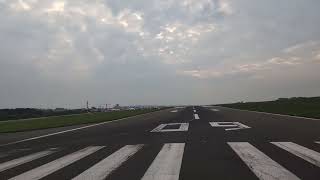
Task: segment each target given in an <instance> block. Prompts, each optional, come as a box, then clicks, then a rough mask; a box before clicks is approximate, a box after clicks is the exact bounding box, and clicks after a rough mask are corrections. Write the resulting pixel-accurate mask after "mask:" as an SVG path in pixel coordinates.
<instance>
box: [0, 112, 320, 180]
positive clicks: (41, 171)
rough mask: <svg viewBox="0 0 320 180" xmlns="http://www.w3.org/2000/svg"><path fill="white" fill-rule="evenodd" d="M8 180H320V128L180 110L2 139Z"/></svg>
mask: <svg viewBox="0 0 320 180" xmlns="http://www.w3.org/2000/svg"><path fill="white" fill-rule="evenodd" d="M0 179H1V180H2V179H23V180H28V179H52V180H57V179H76V180H77V179H111V180H120V179H121V180H124V179H125V180H128V179H130V180H138V179H142V180H178V179H183V180H200V179H201V180H209V179H210V180H213V179H217V180H224V179H245V180H250V179H263V180H273V179H290V180H291V179H314V180H319V179H320V120H315V119H305V118H296V117H289V116H280V115H272V114H265V113H257V112H249V111H241V110H235V109H229V108H223V107H213V106H212V107H210V106H206V107H200V106H196V107H176V108H172V109H167V110H162V111H158V112H153V113H149V114H144V115H139V116H135V117H131V118H125V119H121V120H117V121H113V122H106V123H100V124H91V125H79V126H72V127H63V128H55V129H47V130H37V131H30V132H20V133H9V134H0Z"/></svg>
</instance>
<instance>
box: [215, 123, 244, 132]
mask: <svg viewBox="0 0 320 180" xmlns="http://www.w3.org/2000/svg"><path fill="white" fill-rule="evenodd" d="M209 123H210V125H211V126H212V127H228V128H227V129H225V130H226V131H233V130H239V129H248V128H250V127H249V126H247V125H244V124H242V123H239V122H209Z"/></svg>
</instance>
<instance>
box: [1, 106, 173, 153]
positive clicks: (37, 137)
mask: <svg viewBox="0 0 320 180" xmlns="http://www.w3.org/2000/svg"><path fill="white" fill-rule="evenodd" d="M166 110H167V109H165V110H160V111H154V112H150V113H145V114H138V115H135V116H130V117H125V118H121V119H115V120H112V121H106V122H101V123H95V124H91V125H87V126H82V127H78V128H74V129H68V130H64V131H58V132H55V133H50V134H45V135H41V136H36V137H32V138H27V139H23V140H19V141H14V142H10V143H6V144H0V147H3V146H8V145H13V144H18V143H21V142H26V141H31V140H35V139H41V138H45V137H49V136H54V135H58V134H63V133H67V132H72V131H77V130H81V129H87V128H90V127H95V126H100V125H103V124H109V123H113V122H118V121H122V120H125V119H129V118H133V117H138V116H143V115H147V114H151V113H155V112H161V111H166Z"/></svg>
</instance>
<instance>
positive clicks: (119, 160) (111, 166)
mask: <svg viewBox="0 0 320 180" xmlns="http://www.w3.org/2000/svg"><path fill="white" fill-rule="evenodd" d="M142 147H143V145H142V144H139V145H127V146H124V147H123V148H121V149H120V150H118V151H116V152H115V153H113V154H111V155H110V156H108V157H107V158H105V159H103V160H101V161H100V162H98V163H97V164H95V165H94V166H92V167H91V168H89V169H88V170H86V171H84V172H83V173H81V174H79V175H78V176H77V177H75V178H74V179H73V180H85V179H94V180H103V179H105V178H106V177H107V176H109V175H110V174H111V173H112V172H113V171H114V170H115V169H117V168H118V167H120V166H121V164H123V163H124V162H125V161H127V160H128V159H129V158H130V157H132V156H133V155H134V154H135V153H136V152H138V151H139V150H140V149H141V148H142Z"/></svg>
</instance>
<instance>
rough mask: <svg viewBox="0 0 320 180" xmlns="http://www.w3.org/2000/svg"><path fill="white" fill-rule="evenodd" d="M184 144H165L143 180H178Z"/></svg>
mask: <svg viewBox="0 0 320 180" xmlns="http://www.w3.org/2000/svg"><path fill="white" fill-rule="evenodd" d="M184 146H185V144H184V143H172V144H165V145H164V146H163V147H162V149H161V150H160V152H159V153H158V155H157V156H156V158H155V159H154V161H153V162H152V164H151V165H150V167H149V168H148V170H147V171H146V173H145V174H144V176H143V177H142V179H141V180H178V179H179V174H180V168H181V163H182V157H183V153H184Z"/></svg>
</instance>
